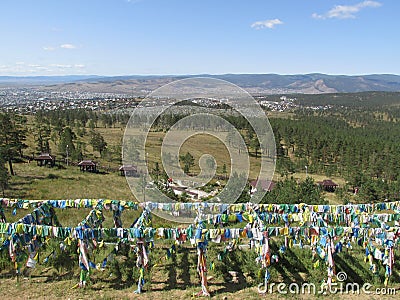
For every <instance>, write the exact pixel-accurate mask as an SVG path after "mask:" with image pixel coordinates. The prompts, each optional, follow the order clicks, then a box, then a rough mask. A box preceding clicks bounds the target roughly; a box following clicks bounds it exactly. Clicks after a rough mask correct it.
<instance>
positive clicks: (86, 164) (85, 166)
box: [78, 160, 97, 173]
mask: <svg viewBox="0 0 400 300" xmlns="http://www.w3.org/2000/svg"><path fill="white" fill-rule="evenodd" d="M78 166H79V169H80V170H81V171H82V172H92V173H96V172H97V163H96V162H94V161H92V160H82V161H81V162H80V163H79V164H78Z"/></svg>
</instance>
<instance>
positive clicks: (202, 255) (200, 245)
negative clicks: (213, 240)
mask: <svg viewBox="0 0 400 300" xmlns="http://www.w3.org/2000/svg"><path fill="white" fill-rule="evenodd" d="M203 218H204V216H203V212H202V209H201V208H200V207H199V209H198V211H197V217H196V219H195V222H194V223H195V225H196V224H197V228H196V235H195V238H196V247H197V273H198V274H199V276H200V280H201V291H200V292H198V293H197V296H206V297H209V296H210V292H209V290H208V284H207V256H206V253H207V245H208V241H207V240H206V239H205V238H204V233H205V232H203V230H204V229H205V224H204V221H203Z"/></svg>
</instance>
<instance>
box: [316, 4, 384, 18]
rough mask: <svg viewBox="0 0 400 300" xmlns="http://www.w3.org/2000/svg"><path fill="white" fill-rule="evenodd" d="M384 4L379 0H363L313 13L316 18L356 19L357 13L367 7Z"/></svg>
mask: <svg viewBox="0 0 400 300" xmlns="http://www.w3.org/2000/svg"><path fill="white" fill-rule="evenodd" d="M381 5H382V4H381V3H380V2H377V1H369V0H368V1H363V2H360V3H357V4H355V5H336V6H335V7H334V8H332V9H331V10H329V11H328V12H326V13H325V14H322V15H320V14H317V13H313V14H312V17H313V18H314V19H323V20H325V19H332V18H337V19H354V18H355V17H356V14H357V13H358V12H359V11H360V10H362V9H364V8H367V7H371V8H376V7H379V6H381Z"/></svg>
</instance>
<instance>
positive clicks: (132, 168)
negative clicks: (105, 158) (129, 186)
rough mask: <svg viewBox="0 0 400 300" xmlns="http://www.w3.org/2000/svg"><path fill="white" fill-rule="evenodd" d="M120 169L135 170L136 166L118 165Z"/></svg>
mask: <svg viewBox="0 0 400 300" xmlns="http://www.w3.org/2000/svg"><path fill="white" fill-rule="evenodd" d="M119 170H120V171H135V172H137V167H136V166H134V165H123V166H120V167H119Z"/></svg>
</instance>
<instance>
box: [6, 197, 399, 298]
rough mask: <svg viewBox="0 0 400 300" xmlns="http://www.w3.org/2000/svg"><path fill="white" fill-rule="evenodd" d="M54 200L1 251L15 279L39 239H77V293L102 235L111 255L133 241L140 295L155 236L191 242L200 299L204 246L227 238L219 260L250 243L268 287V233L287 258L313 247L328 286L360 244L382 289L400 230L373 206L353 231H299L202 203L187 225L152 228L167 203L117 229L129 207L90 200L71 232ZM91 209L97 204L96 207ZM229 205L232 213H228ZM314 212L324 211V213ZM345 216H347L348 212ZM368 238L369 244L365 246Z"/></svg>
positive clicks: (14, 228) (24, 221)
mask: <svg viewBox="0 0 400 300" xmlns="http://www.w3.org/2000/svg"><path fill="white" fill-rule="evenodd" d="M51 201H53V200H50V201H42V202H36V203H35V204H34V203H33V202H32V205H35V206H34V207H35V209H34V211H33V212H32V213H31V214H28V215H26V216H24V217H23V218H21V219H20V220H19V221H17V222H15V223H11V224H9V223H0V234H1V235H2V236H6V237H7V238H6V240H5V242H4V243H3V248H5V246H6V247H7V249H8V251H9V255H10V258H11V260H12V261H13V262H14V263H15V269H16V273H17V274H19V273H20V271H21V267H22V266H23V265H24V263H25V262H26V265H27V266H28V267H34V266H35V264H36V261H37V260H38V259H37V256H38V249H39V248H40V246H41V242H42V239H44V238H46V239H50V238H56V239H61V240H63V241H64V242H65V240H67V239H76V240H78V251H79V266H80V268H81V275H80V280H79V283H78V284H77V286H79V287H82V288H84V287H86V286H87V283H88V282H89V279H90V269H91V268H92V269H93V268H95V269H100V264H98V266H96V265H95V264H94V263H93V262H91V260H90V259H91V258H92V259H94V255H93V253H92V252H93V249H95V248H97V247H101V246H100V245H101V244H102V243H104V241H105V240H107V238H112V239H114V238H117V239H118V244H117V246H116V247H115V248H114V250H113V253H114V252H115V253H116V251H115V249H118V245H119V244H120V243H127V242H128V241H129V242H132V241H133V242H136V246H135V247H134V251H135V253H136V256H137V260H136V267H137V268H138V269H139V278H138V284H137V289H136V290H135V293H142V292H143V287H144V284H145V280H144V277H145V272H146V270H147V269H148V268H149V265H150V259H149V249H150V245H151V243H152V242H153V240H154V237H155V236H157V237H158V238H164V239H172V240H174V242H175V243H177V244H180V243H184V242H185V241H187V240H191V241H192V242H193V244H195V245H196V249H197V256H198V257H197V271H198V274H199V277H200V280H201V291H200V292H199V293H198V295H200V296H209V295H210V292H209V287H208V282H207V247H208V242H209V241H212V242H215V243H220V242H221V241H227V240H228V239H230V243H229V245H228V246H227V247H226V251H225V252H224V253H222V254H221V255H220V256H221V257H222V256H223V255H224V254H225V253H226V252H227V251H230V249H231V248H232V249H233V248H234V247H235V244H236V241H237V240H238V239H240V238H249V241H250V242H249V244H250V248H251V249H252V248H255V250H256V251H257V253H258V254H259V258H258V262H259V263H261V270H260V271H261V272H262V271H264V269H265V272H264V273H263V274H264V283H265V284H266V285H267V284H269V282H270V280H271V274H270V269H269V266H270V265H271V263H274V262H277V261H278V257H277V256H276V255H272V256H271V253H270V248H269V238H270V237H273V236H282V237H284V238H285V245H283V246H282V247H281V249H280V252H282V253H284V251H285V250H286V249H287V248H288V247H292V246H293V245H294V244H297V242H299V243H298V244H299V245H302V244H303V241H304V243H309V244H311V246H312V249H313V256H314V257H315V256H318V257H319V258H320V259H321V260H323V261H324V262H325V263H326V266H327V280H326V284H327V285H328V286H330V285H331V284H332V280H333V278H334V276H335V263H334V255H335V254H336V253H340V252H341V251H342V247H343V245H344V246H345V247H351V242H356V241H357V242H358V244H359V245H360V246H361V245H364V246H365V251H366V259H367V260H368V261H369V263H370V266H371V270H372V271H373V272H376V264H374V259H376V260H380V261H381V262H382V264H383V265H384V266H385V282H384V284H385V286H387V285H388V283H389V280H390V277H391V275H392V272H393V266H394V247H395V245H396V244H398V242H399V241H400V239H399V237H400V229H399V228H398V226H394V227H390V226H389V225H387V224H386V223H385V222H386V221H389V222H392V221H395V220H396V219H393V218H390V216H394V215H395V214H381V215H372V214H371V213H372V212H373V211H374V209H378V210H380V209H381V207H380V206H379V207H374V208H373V209H372V208H371V211H370V212H369V213H368V212H366V211H362V212H361V213H356V215H355V216H354V217H352V219H351V221H352V226H351V227H341V226H331V227H329V226H328V223H329V222H326V221H325V219H322V220H320V222H317V223H315V222H304V223H303V224H304V226H298V227H296V226H291V221H290V220H291V217H290V214H288V213H285V212H284V210H283V211H282V213H279V212H278V213H279V214H281V215H282V216H281V219H282V220H283V221H284V223H285V226H284V227H275V226H270V224H271V223H270V221H269V220H268V219H267V218H266V211H265V208H266V207H267V206H264V207H261V206H258V205H250V204H246V205H242V204H240V207H239V206H236V205H235V206H233V205H231V206H229V205H226V206H223V205H221V204H218V205H216V206H215V207H214V208H213V209H212V210H214V211H215V209H216V208H217V210H218V212H217V214H214V215H212V214H211V215H210V214H205V213H204V210H205V209H206V208H207V209H208V210H209V207H208V206H207V205H208V204H201V205H194V204H193V205H192V206H190V207H188V208H187V209H189V210H193V208H196V209H197V217H196V218H195V220H194V223H193V224H192V225H190V226H189V227H187V228H152V227H151V211H152V209H153V210H154V209H162V210H164V209H165V207H166V206H165V204H162V205H160V204H155V203H146V205H145V206H143V205H142V204H140V206H139V207H140V208H143V212H142V214H141V216H140V217H139V218H138V219H137V220H136V221H135V222H134V224H133V225H132V226H131V228H122V221H121V214H122V211H123V210H124V209H125V208H126V204H123V203H122V202H110V201H100V200H98V201H93V202H91V203H87V206H85V207H90V206H91V207H94V208H93V209H92V210H91V211H90V213H89V215H88V216H87V217H86V218H85V219H84V220H83V221H82V222H81V223H79V225H78V226H77V227H75V228H68V227H61V225H60V224H59V222H58V219H57V216H56V214H55V210H54V207H58V206H57V205H58V204H60V203H59V202H51ZM9 203H11V202H9ZM73 203H75V202H73ZM80 203H86V202H81V201H80V202H79V205H80ZM20 204H21V202H18V201H17V202H15V203H14V204H12V205H9V207H14V208H15V207H17V206H18V207H19V205H20ZM22 204H24V203H22ZM54 204H56V206H54ZM94 204H95V206H93V205H94ZM85 205H86V204H85ZM393 205H394V206H393ZM393 205H392V206H390V207H392V208H396V209H397V208H398V206H397V203H396V204H393ZM28 207H30V206H28ZM128 207H129V206H128ZM167 207H168V206H167ZM354 207H355V206H354ZM385 207H387V206H385ZM178 208H179V209H182V208H183V209H186V207H185V206H181V204H179V207H178ZM221 208H225V210H223V211H220V210H219V209H221ZM231 208H232V210H231V211H229V209H231ZM239 208H240V209H244V211H241V212H240V213H238V214H233V213H232V211H236V210H237V209H239ZM267 208H268V207H267ZM364 208H365V207H364ZM364 208H363V209H364ZM103 209H109V210H112V212H113V220H114V228H103V226H102V224H103V221H104V216H103ZM174 209H175V208H174ZM307 209H308V207H307ZM313 209H314V211H315V210H319V208H318V209H317V208H315V207H313ZM357 209H358V208H357ZM382 209H383V208H382ZM350 210H351V209H350ZM306 212H307V210H305V211H304V214H305V215H306V214H307V213H306ZM319 213H322V214H324V212H322V211H321V212H319ZM268 214H269V213H268ZM345 214H347V212H346V213H345ZM232 216H235V217H236V219H237V220H239V219H240V218H241V219H242V221H243V220H244V221H246V222H247V224H246V225H245V226H244V227H243V228H228V227H226V225H227V224H228V223H229V219H230V217H232ZM327 216H328V215H325V217H327ZM0 217H1V216H0ZM210 220H213V222H212V223H210ZM214 220H215V222H214ZM207 224H213V225H214V226H215V227H214V228H212V229H207ZM316 224H322V225H323V226H321V227H320V226H316ZM223 225H224V226H223ZM395 225H396V223H395ZM217 226H219V228H217ZM377 226H378V227H377ZM338 238H340V240H339V241H338V242H337V243H336V245H334V240H336V239H338ZM368 240H369V243H368V242H367V241H368ZM66 244H67V243H66ZM382 249H383V250H382ZM26 250H28V251H26ZM171 251H175V249H173V248H171ZM53 252H54V251H53ZM50 255H52V254H50ZM167 256H168V252H167ZM46 259H47V258H46ZM111 259H112V256H111V254H110V255H109V256H107V257H106V258H105V259H104V260H103V263H102V264H101V267H102V268H105V266H106V264H107V261H109V260H111ZM319 262H320V260H317V262H315V265H317V264H319ZM210 266H211V267H210V269H212V264H210Z"/></svg>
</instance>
